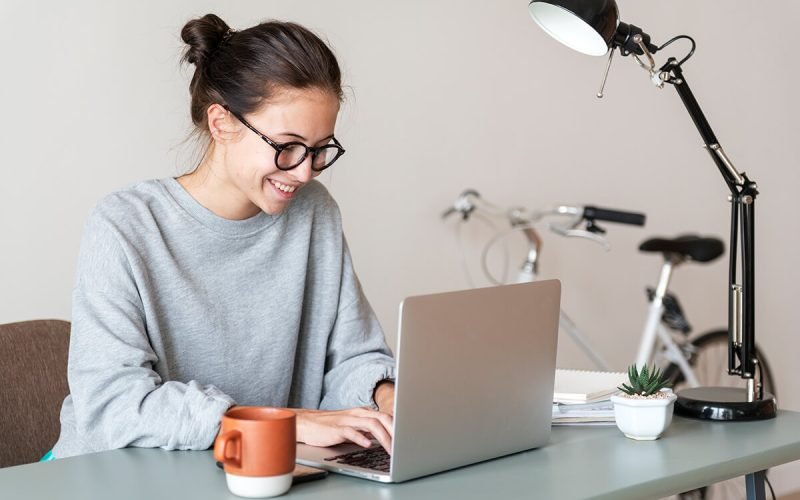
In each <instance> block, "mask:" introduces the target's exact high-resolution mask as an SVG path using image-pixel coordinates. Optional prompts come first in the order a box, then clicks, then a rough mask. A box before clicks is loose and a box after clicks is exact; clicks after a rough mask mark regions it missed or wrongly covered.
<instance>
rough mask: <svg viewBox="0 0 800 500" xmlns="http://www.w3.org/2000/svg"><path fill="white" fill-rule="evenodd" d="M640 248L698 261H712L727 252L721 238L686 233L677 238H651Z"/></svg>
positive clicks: (643, 250) (645, 250)
mask: <svg viewBox="0 0 800 500" xmlns="http://www.w3.org/2000/svg"><path fill="white" fill-rule="evenodd" d="M639 250H640V251H642V252H661V253H665V254H669V253H671V254H678V255H681V256H683V257H688V258H689V259H691V260H694V261H697V262H710V261H712V260H714V259H716V258H717V257H719V256H720V255H722V254H723V253H725V245H724V244H723V243H722V240H720V239H719V238H702V237H700V236H697V235H693V234H686V235H683V236H678V237H677V238H651V239H649V240H646V241H645V242H644V243H642V244H641V245H639Z"/></svg>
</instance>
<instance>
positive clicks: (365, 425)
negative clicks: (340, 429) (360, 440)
mask: <svg viewBox="0 0 800 500" xmlns="http://www.w3.org/2000/svg"><path fill="white" fill-rule="evenodd" d="M344 423H345V424H346V425H348V426H349V427H354V428H356V429H358V430H360V431H365V432H369V433H370V434H372V436H373V437H374V438H375V439H376V440H377V441H378V443H380V445H381V446H383V448H384V449H385V450H386V451H387V452H388V453H391V452H392V436H391V435H389V432H387V430H386V428H385V427H384V426H383V423H382V422H381V421H379V420H378V419H376V418H371V417H360V416H353V417H349V418H348V420H345V421H344Z"/></svg>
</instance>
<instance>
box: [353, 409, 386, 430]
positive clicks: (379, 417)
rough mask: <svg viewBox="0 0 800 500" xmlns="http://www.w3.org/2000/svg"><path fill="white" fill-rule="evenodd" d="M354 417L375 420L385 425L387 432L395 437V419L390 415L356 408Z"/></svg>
mask: <svg viewBox="0 0 800 500" xmlns="http://www.w3.org/2000/svg"><path fill="white" fill-rule="evenodd" d="M353 411H354V415H357V416H359V417H366V418H374V419H377V420H378V421H380V423H381V424H383V428H384V429H386V432H388V433H389V435H390V436H394V419H393V418H392V416H391V415H388V414H386V413H383V412H379V411H375V410H370V409H369V408H354V409H353Z"/></svg>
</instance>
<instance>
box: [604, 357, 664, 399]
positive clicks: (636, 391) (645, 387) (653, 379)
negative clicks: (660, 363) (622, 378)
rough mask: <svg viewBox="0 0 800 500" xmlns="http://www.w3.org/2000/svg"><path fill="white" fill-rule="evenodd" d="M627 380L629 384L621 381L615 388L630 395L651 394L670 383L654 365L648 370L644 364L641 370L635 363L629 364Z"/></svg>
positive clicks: (645, 395)
mask: <svg viewBox="0 0 800 500" xmlns="http://www.w3.org/2000/svg"><path fill="white" fill-rule="evenodd" d="M628 381H629V382H630V385H628V384H625V383H623V384H622V385H621V386H619V387H617V389H619V390H620V391H622V392H624V393H625V394H628V395H630V396H643V397H647V396H651V395H653V394H656V393H657V392H659V391H660V390H661V389H663V388H665V387H668V386H669V385H670V382H669V380H668V379H667V378H666V377H665V376H664V374H663V373H662V372H661V370H659V369H658V368H657V367H656V366H655V365H653V367H652V368H651V369H649V370H648V368H647V365H645V366H643V367H642V371H641V372H640V371H639V370H638V369H637V368H636V365H635V364H634V365H631V366H629V367H628Z"/></svg>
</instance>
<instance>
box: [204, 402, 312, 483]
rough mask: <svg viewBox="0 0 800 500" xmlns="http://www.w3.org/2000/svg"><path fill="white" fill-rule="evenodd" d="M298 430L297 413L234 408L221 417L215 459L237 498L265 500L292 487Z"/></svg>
mask: <svg viewBox="0 0 800 500" xmlns="http://www.w3.org/2000/svg"><path fill="white" fill-rule="evenodd" d="M296 442H297V427H296V417H295V414H294V412H292V411H290V410H285V409H280V408H268V407H263V406H235V407H233V408H231V409H230V410H228V411H227V412H226V413H225V415H223V417H222V424H221V426H220V430H219V435H218V436H217V439H216V441H215V442H214V458H215V459H216V460H217V461H219V462H222V464H223V468H224V469H225V478H226V481H227V483H228V489H229V490H230V491H231V493H233V494H234V495H238V496H242V497H247V498H266V497H273V496H277V495H282V494H284V493H286V492H287V491H288V490H289V488H290V487H291V486H292V472H293V471H294V461H295V455H296Z"/></svg>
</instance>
